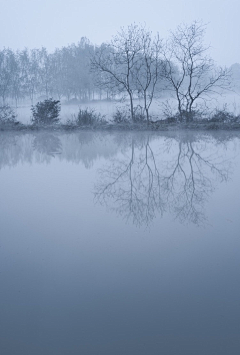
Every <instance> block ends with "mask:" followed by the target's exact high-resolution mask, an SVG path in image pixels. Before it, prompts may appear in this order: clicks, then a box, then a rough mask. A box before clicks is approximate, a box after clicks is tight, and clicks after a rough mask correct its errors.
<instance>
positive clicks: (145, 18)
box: [0, 0, 240, 66]
mask: <svg viewBox="0 0 240 355" xmlns="http://www.w3.org/2000/svg"><path fill="white" fill-rule="evenodd" d="M194 20H202V21H203V22H204V23H208V26H207V33H206V37H205V38H206V43H207V44H210V45H211V46H212V49H211V56H212V57H213V59H214V60H215V61H216V62H217V63H218V64H220V65H223V66H224V65H227V66H229V65H231V64H233V63H236V62H240V0H198V1H193V0H192V1H191V0H185V1H183V0H112V1H111V0H101V1H98V0H67V1H62V0H0V49H3V48H4V47H9V48H12V49H14V50H16V49H23V48H24V47H27V48H39V47H41V46H44V47H46V48H47V49H48V50H49V51H53V50H54V49H55V48H56V47H62V46H66V45H68V44H71V43H77V42H78V41H79V40H80V38H81V37H87V38H88V39H89V40H90V41H91V42H92V43H93V44H100V43H102V42H106V41H109V40H110V39H111V36H112V35H115V34H116V32H117V31H118V30H119V29H120V27H121V26H127V25H130V24H131V23H133V22H135V23H141V24H145V25H146V27H147V28H148V29H150V30H152V31H153V33H155V32H159V33H160V37H162V38H166V37H167V36H168V34H169V31H170V30H174V28H176V26H177V25H179V24H181V23H183V22H184V23H191V22H193V21H194Z"/></svg>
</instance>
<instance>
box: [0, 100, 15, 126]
mask: <svg viewBox="0 0 240 355" xmlns="http://www.w3.org/2000/svg"><path fill="white" fill-rule="evenodd" d="M17 123H19V122H18V121H17V120H16V114H15V112H14V111H13V109H12V108H11V107H10V106H9V105H3V106H0V124H4V125H5V124H17Z"/></svg>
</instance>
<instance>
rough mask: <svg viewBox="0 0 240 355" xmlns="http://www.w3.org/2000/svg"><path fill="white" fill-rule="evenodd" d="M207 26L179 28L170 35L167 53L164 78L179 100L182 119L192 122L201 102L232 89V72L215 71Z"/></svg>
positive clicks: (184, 25)
mask: <svg viewBox="0 0 240 355" xmlns="http://www.w3.org/2000/svg"><path fill="white" fill-rule="evenodd" d="M205 30H206V26H205V25H204V24H202V23H200V22H197V21H195V22H193V23H192V24H191V25H186V24H183V25H180V26H178V27H177V30H176V31H175V32H172V33H171V36H170V39H169V41H167V43H166V47H165V51H164V63H165V66H164V77H165V79H166V80H167V82H168V88H169V89H170V90H171V91H173V93H174V97H175V98H176V99H177V104H178V114H179V118H180V120H183V119H184V118H186V120H187V121H191V120H192V119H193V117H194V113H195V112H196V111H197V109H198V107H199V106H198V105H199V102H200V101H201V100H202V101H204V102H206V101H207V100H208V99H209V98H211V94H213V93H214V94H215V93H217V94H219V93H221V92H222V90H223V89H227V88H229V85H230V84H229V72H228V70H227V69H223V68H216V67H215V64H214V62H213V60H212V59H211V58H210V57H209V56H208V55H207V50H208V49H209V48H208V47H206V46H205V45H204V42H203V40H204V34H205Z"/></svg>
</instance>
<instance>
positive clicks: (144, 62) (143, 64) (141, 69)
mask: <svg viewBox="0 0 240 355" xmlns="http://www.w3.org/2000/svg"><path fill="white" fill-rule="evenodd" d="M141 35H142V38H141V42H142V50H141V53H140V56H139V60H138V62H137V63H136V69H135V71H136V72H135V80H136V85H137V89H138V93H139V94H141V95H142V96H143V101H144V111H145V113H146V118H147V122H149V108H150V106H151V104H152V101H153V98H154V96H155V94H156V88H157V84H158V82H159V81H160V80H161V78H162V69H163V62H162V60H161V54H162V41H161V39H160V38H159V35H157V36H156V37H155V38H153V39H152V35H151V33H150V32H148V31H142V34H141Z"/></svg>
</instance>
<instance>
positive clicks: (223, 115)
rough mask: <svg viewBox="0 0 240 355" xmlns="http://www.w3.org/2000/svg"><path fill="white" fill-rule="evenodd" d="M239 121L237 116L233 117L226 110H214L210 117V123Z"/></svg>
mask: <svg viewBox="0 0 240 355" xmlns="http://www.w3.org/2000/svg"><path fill="white" fill-rule="evenodd" d="M238 119H239V117H238V116H235V115H234V114H233V113H231V112H228V111H227V110H226V109H223V110H218V109H217V110H216V111H215V112H214V114H213V115H212V117H211V118H210V120H209V121H210V122H222V123H224V122H232V121H237V120H238Z"/></svg>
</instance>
